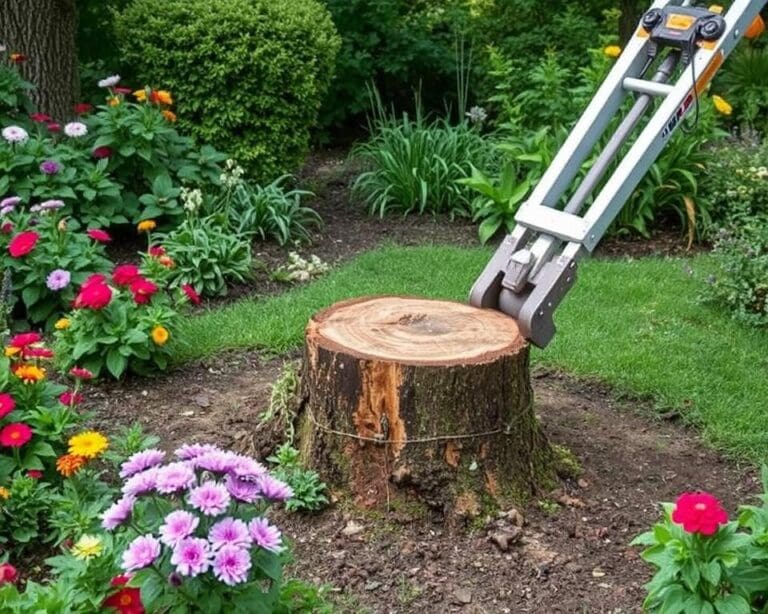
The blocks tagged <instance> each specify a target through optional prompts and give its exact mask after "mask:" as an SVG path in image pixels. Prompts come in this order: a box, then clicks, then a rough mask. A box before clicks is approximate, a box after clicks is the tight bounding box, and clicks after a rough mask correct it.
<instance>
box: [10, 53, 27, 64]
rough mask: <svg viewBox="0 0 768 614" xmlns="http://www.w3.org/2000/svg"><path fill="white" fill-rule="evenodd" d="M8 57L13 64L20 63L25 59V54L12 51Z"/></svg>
mask: <svg viewBox="0 0 768 614" xmlns="http://www.w3.org/2000/svg"><path fill="white" fill-rule="evenodd" d="M8 57H9V58H10V60H11V62H13V63H14V64H21V63H22V62H26V61H27V56H25V55H24V54H23V53H12V54H11V55H9V56H8Z"/></svg>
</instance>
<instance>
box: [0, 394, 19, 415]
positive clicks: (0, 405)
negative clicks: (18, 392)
mask: <svg viewBox="0 0 768 614" xmlns="http://www.w3.org/2000/svg"><path fill="white" fill-rule="evenodd" d="M15 408H16V400H15V399H14V398H13V397H12V396H11V395H10V394H8V393H7V392H3V393H2V394H0V418H5V417H6V416H7V415H8V414H10V413H11V412H12V411H13V410H14V409H15Z"/></svg>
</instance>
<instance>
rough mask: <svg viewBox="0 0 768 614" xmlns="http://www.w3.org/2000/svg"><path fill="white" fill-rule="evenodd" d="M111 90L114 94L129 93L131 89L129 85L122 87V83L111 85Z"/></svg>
mask: <svg viewBox="0 0 768 614" xmlns="http://www.w3.org/2000/svg"><path fill="white" fill-rule="evenodd" d="M112 91H113V92H115V94H130V93H131V92H132V91H133V89H132V88H130V87H123V86H122V85H118V86H117V87H113V88H112Z"/></svg>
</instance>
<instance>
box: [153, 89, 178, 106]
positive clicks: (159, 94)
mask: <svg viewBox="0 0 768 614" xmlns="http://www.w3.org/2000/svg"><path fill="white" fill-rule="evenodd" d="M150 98H151V99H152V102H159V103H160V104H167V105H172V104H173V97H172V96H171V93H170V92H169V91H168V90H156V91H154V92H152V94H151V95H150Z"/></svg>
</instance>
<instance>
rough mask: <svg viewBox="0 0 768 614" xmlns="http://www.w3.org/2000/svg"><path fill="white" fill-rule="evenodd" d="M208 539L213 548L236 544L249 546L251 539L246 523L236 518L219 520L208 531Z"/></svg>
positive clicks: (242, 546)
mask: <svg viewBox="0 0 768 614" xmlns="http://www.w3.org/2000/svg"><path fill="white" fill-rule="evenodd" d="M208 541H209V542H211V546H213V549H214V550H218V549H219V548H221V547H222V546H237V547H239V548H249V547H250V546H251V543H252V542H253V539H252V538H251V535H250V533H249V532H248V525H247V524H245V523H244V522H243V521H242V520H238V519H237V518H225V519H224V520H219V522H217V523H216V524H215V525H213V526H212V527H211V530H210V531H209V532H208Z"/></svg>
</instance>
